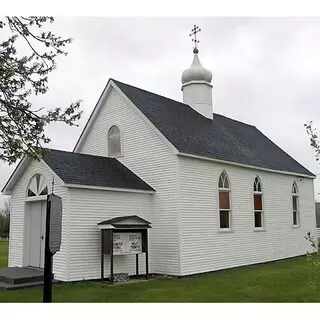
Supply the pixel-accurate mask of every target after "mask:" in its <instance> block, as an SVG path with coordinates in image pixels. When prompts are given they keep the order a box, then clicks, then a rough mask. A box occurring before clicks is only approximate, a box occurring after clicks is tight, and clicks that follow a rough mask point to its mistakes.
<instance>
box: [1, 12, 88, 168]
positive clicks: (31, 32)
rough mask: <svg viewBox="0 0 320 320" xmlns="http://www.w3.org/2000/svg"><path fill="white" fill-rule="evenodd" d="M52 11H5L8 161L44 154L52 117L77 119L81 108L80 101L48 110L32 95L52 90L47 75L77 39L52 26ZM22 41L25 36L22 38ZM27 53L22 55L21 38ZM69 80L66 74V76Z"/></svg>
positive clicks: (4, 154)
mask: <svg viewBox="0 0 320 320" xmlns="http://www.w3.org/2000/svg"><path fill="white" fill-rule="evenodd" d="M53 22H54V18H53V17H45V16H41V17H37V16H30V17H5V18H4V19H3V20H2V21H1V20H0V34H4V33H5V30H7V33H8V35H9V36H8V38H7V39H5V40H3V39H2V37H0V160H3V161H5V162H8V163H9V164H11V163H14V162H16V161H17V160H18V159H19V158H21V157H22V156H23V155H25V154H27V155H29V156H32V157H33V158H35V159H39V158H40V157H42V155H43V153H44V150H43V145H44V144H46V143H48V142H50V138H49V137H48V136H47V135H46V134H45V132H44V129H45V127H46V126H47V125H48V124H49V123H51V122H57V121H60V122H64V123H66V124H68V125H70V126H73V125H77V121H78V120H79V119H80V117H81V114H82V111H80V101H76V102H75V103H72V104H71V105H70V106H68V107H66V108H65V109H62V108H61V107H54V108H52V109H50V110H45V109H44V108H43V107H42V106H36V107H33V106H32V103H31V101H30V97H31V96H32V95H41V94H45V93H46V92H47V91H48V75H49V73H50V72H52V71H53V70H54V69H55V68H56V58H57V57H58V56H60V55H62V56H64V55H67V52H66V51H65V46H66V45H68V44H69V43H71V41H72V39H71V38H67V39H63V38H62V37H60V36H57V35H55V34H54V33H53V32H51V31H48V30H47V27H48V25H50V24H52V23H53ZM19 41H20V42H19ZM20 43H23V44H25V45H26V47H27V49H28V50H27V51H28V55H19V54H18V47H19V44H20ZM64 80H65V79H64Z"/></svg>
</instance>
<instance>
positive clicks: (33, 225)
mask: <svg viewBox="0 0 320 320" xmlns="http://www.w3.org/2000/svg"><path fill="white" fill-rule="evenodd" d="M45 224H46V201H36V202H32V203H31V204H30V224H29V226H30V227H29V266H31V267H36V268H43V267H44V244H45Z"/></svg>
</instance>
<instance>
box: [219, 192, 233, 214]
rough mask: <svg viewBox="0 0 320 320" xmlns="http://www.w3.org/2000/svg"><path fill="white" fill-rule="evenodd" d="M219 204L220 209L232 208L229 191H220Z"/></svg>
mask: <svg viewBox="0 0 320 320" xmlns="http://www.w3.org/2000/svg"><path fill="white" fill-rule="evenodd" d="M219 206H220V209H228V210H229V209H230V202H229V192H228V191H219Z"/></svg>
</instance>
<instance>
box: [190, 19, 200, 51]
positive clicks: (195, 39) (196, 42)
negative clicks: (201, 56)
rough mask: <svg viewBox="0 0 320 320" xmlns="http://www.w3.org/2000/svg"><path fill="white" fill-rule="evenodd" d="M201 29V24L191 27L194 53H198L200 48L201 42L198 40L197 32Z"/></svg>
mask: <svg viewBox="0 0 320 320" xmlns="http://www.w3.org/2000/svg"><path fill="white" fill-rule="evenodd" d="M200 31H201V29H200V28H199V26H197V25H194V26H193V28H192V29H191V33H190V34H189V37H192V36H194V38H193V39H191V40H192V42H194V48H193V53H198V52H199V50H198V43H199V40H197V33H198V32H200Z"/></svg>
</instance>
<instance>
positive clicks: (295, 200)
mask: <svg viewBox="0 0 320 320" xmlns="http://www.w3.org/2000/svg"><path fill="white" fill-rule="evenodd" d="M292 222H293V226H294V227H298V226H299V224H300V215H299V193H298V187H297V184H296V182H295V181H294V182H293V184H292Z"/></svg>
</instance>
